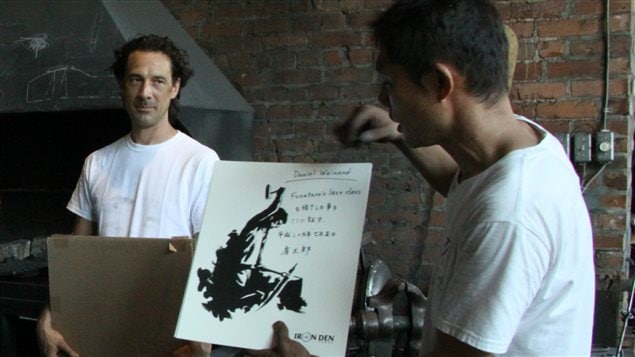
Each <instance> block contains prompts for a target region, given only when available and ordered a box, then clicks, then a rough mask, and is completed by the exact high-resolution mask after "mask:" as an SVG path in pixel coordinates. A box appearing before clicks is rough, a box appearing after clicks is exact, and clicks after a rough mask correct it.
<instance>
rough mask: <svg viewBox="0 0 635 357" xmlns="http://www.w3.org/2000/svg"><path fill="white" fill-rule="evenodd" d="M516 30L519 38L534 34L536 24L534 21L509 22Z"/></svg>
mask: <svg viewBox="0 0 635 357" xmlns="http://www.w3.org/2000/svg"><path fill="white" fill-rule="evenodd" d="M508 25H509V27H511V28H512V30H514V33H515V34H516V36H517V37H518V39H523V38H530V37H533V36H534V30H535V24H534V22H533V21H524V22H513V23H509V24H508Z"/></svg>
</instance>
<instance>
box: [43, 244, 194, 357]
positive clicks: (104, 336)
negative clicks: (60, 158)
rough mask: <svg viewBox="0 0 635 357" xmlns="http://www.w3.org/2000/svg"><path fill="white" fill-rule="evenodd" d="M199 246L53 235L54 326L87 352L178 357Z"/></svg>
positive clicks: (50, 257)
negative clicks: (177, 334)
mask: <svg viewBox="0 0 635 357" xmlns="http://www.w3.org/2000/svg"><path fill="white" fill-rule="evenodd" d="M193 249H194V242H193V241H192V240H191V239H187V238H174V239H153V238H108V237H96V236H67V235H56V236H52V237H50V238H49V239H48V260H49V290H50V297H51V298H50V304H51V305H50V306H51V314H52V323H53V327H54V328H55V329H57V330H58V331H60V332H61V333H62V335H63V336H64V337H65V339H66V341H67V342H68V343H69V344H70V345H71V346H72V347H73V349H75V351H77V352H78V353H79V354H80V355H82V356H91V357H99V356H108V357H111V356H170V355H171V354H172V351H173V350H174V349H176V348H177V346H178V345H179V341H178V340H177V339H175V338H174V337H173V335H174V329H175V326H176V321H177V317H178V313H179V308H180V305H181V300H182V298H183V293H184V290H185V283H186V279H187V275H188V272H189V268H190V264H191V261H192V253H193Z"/></svg>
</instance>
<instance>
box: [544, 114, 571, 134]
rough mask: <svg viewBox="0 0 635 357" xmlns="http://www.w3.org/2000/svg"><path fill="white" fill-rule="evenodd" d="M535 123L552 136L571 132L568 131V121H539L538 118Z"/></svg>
mask: <svg viewBox="0 0 635 357" xmlns="http://www.w3.org/2000/svg"><path fill="white" fill-rule="evenodd" d="M536 121H537V122H538V124H540V125H541V126H542V127H543V128H545V129H546V130H547V131H548V132H550V133H552V134H557V133H569V132H571V130H570V129H569V123H570V120H553V119H551V120H541V119H540V118H538V120H536Z"/></svg>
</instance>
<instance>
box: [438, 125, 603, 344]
mask: <svg viewBox="0 0 635 357" xmlns="http://www.w3.org/2000/svg"><path fill="white" fill-rule="evenodd" d="M519 119H522V120H527V119H525V118H519ZM527 121H528V120H527ZM528 122H529V121H528ZM530 124H531V125H534V126H535V127H536V128H537V130H538V131H540V132H542V133H544V138H543V139H542V140H541V142H540V143H539V144H538V145H536V146H533V147H529V148H525V149H521V150H516V151H513V152H511V153H509V154H508V155H507V156H505V157H504V158H502V159H501V160H499V161H498V162H497V163H495V164H494V165H492V166H491V167H489V168H488V169H487V170H485V171H484V172H482V173H480V174H479V175H477V176H474V177H471V178H469V179H467V180H465V181H463V182H460V183H459V182H458V180H457V179H456V178H455V181H454V183H453V185H452V187H451V188H450V192H449V194H448V197H447V200H446V211H447V214H448V217H447V222H448V223H447V227H446V230H445V233H444V241H443V242H441V244H440V248H439V249H440V253H439V256H438V261H437V263H436V266H435V269H434V272H433V276H432V279H431V285H430V292H429V294H430V295H429V306H428V308H427V320H426V324H425V330H426V331H425V336H426V342H427V343H426V345H427V346H428V348H432V346H433V345H434V343H435V337H434V334H435V331H436V330H439V331H442V332H444V333H446V334H449V335H451V336H453V337H455V338H457V339H459V340H461V341H463V342H465V343H467V344H469V345H471V346H473V347H476V348H478V349H480V350H483V351H487V352H490V353H494V354H504V355H516V356H589V355H590V351H591V339H592V327H593V311H594V306H595V304H594V299H595V273H594V263H593V246H592V230H591V224H590V219H589V213H588V210H587V208H586V205H585V202H584V200H583V197H582V194H581V190H580V184H579V180H578V176H577V175H576V173H575V171H574V170H573V167H572V165H571V163H570V161H569V160H568V158H567V156H566V155H565V154H564V151H563V149H562V146H561V144H560V142H559V141H557V139H555V138H554V137H553V136H551V135H550V134H548V133H547V132H546V131H545V130H544V129H542V128H540V127H538V126H537V125H535V124H533V123H530ZM457 177H458V176H457Z"/></svg>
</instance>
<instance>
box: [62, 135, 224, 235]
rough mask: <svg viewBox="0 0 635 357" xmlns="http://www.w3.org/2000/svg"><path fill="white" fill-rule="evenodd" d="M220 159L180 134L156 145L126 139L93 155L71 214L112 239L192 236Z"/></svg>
mask: <svg viewBox="0 0 635 357" xmlns="http://www.w3.org/2000/svg"><path fill="white" fill-rule="evenodd" d="M218 160H219V158H218V155H217V154H216V153H215V152H214V151H213V150H212V149H210V148H209V147H207V146H205V145H203V144H201V143H199V142H197V141H196V140H194V139H192V138H190V137H189V136H187V135H185V134H183V133H182V132H177V134H176V135H175V136H174V137H172V138H170V139H169V140H167V141H165V142H163V143H160V144H156V145H140V144H136V143H135V142H133V141H132V139H131V138H130V135H126V136H124V137H122V138H121V139H119V140H117V141H116V142H114V143H112V144H110V145H108V146H106V147H104V148H101V149H99V150H97V151H95V152H93V153H92V154H90V155H89V156H88V157H87V158H86V160H85V161H84V167H83V169H82V173H81V176H80V178H79V180H78V182H77V186H76V188H75V191H74V192H73V195H72V196H71V199H70V201H69V202H68V205H67V209H68V210H70V211H71V212H73V213H75V214H76V215H78V216H80V217H83V218H85V219H87V220H89V221H92V222H95V223H96V224H97V227H98V234H99V235H102V236H110V237H162V238H163V237H164V238H170V237H174V236H189V237H192V236H193V235H194V234H195V233H198V232H199V230H200V227H201V223H202V217H203V211H204V209H205V203H206V200H207V194H208V191H209V185H210V180H211V177H212V171H213V169H214V164H215V162H216V161H218Z"/></svg>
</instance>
